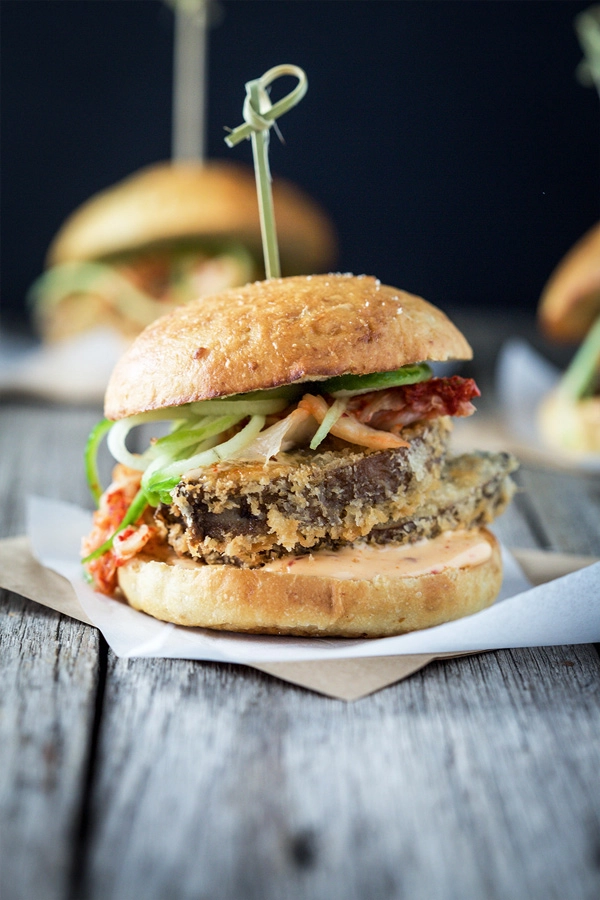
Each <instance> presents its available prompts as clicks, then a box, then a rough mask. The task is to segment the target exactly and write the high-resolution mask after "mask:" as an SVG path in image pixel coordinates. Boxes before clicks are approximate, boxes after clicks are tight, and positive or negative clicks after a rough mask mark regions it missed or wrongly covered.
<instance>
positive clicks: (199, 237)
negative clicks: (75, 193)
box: [30, 162, 335, 341]
mask: <svg viewBox="0 0 600 900" xmlns="http://www.w3.org/2000/svg"><path fill="white" fill-rule="evenodd" d="M273 196H274V205H275V214H276V217H277V227H278V234H279V243H280V252H281V265H282V271H283V272H284V273H285V274H290V275H292V274H296V273H301V272H306V271H309V272H312V271H319V270H322V269H327V268H328V267H329V266H330V265H331V264H332V262H333V261H334V256H335V238H334V234H333V230H332V227H331V225H330V223H329V220H328V218H327V217H326V215H325V214H324V212H323V211H322V210H321V209H320V208H319V207H318V205H317V204H316V203H315V202H314V201H313V200H312V199H310V198H309V197H308V196H307V195H306V194H305V193H304V192H303V191H301V190H300V189H299V188H297V187H296V186H294V185H293V184H291V183H289V182H287V181H284V180H282V179H275V180H274V183H273ZM261 259H262V252H261V233H260V222H259V214H258V202H257V196H256V183H255V178H254V172H253V170H252V169H251V168H249V167H247V166H244V165H239V164H231V163H227V162H210V163H206V164H201V163H198V162H178V163H158V164H156V165H152V166H149V167H148V168H145V169H142V170H141V171H139V172H136V173H135V174H133V175H131V176H130V177H128V178H126V179H125V180H124V181H121V182H120V183H118V184H116V185H115V186H113V187H110V188H109V189H108V190H105V191H102V192H100V193H98V194H96V195H95V196H93V197H92V198H91V199H89V200H88V201H87V202H86V203H84V204H83V205H82V206H80V207H79V208H78V209H77V210H75V212H73V213H72V215H71V216H69V218H68V219H67V220H66V222H65V223H64V224H63V226H62V227H61V229H60V230H59V232H58V234H57V235H56V237H55V238H54V240H53V242H52V244H51V246H50V248H49V250H48V254H47V260H46V271H45V273H44V274H43V275H42V276H41V277H40V278H39V279H38V280H37V281H36V282H35V284H34V285H33V287H32V289H31V291H30V302H31V305H32V310H33V315H34V319H35V322H36V325H37V328H38V330H39V332H40V334H41V336H42V337H43V338H44V339H45V340H47V341H58V340H61V339H64V338H69V337H72V336H73V335H76V334H80V333H82V332H85V331H88V330H90V329H93V328H95V327H98V326H107V327H109V328H110V329H112V330H114V331H116V332H117V333H118V334H119V335H122V336H123V337H124V338H125V339H126V340H127V341H128V340H130V339H131V338H133V337H135V335H136V334H138V333H139V332H140V331H141V330H142V329H143V328H144V327H145V326H146V325H148V324H149V323H150V322H152V321H153V320H154V319H155V318H157V317H158V316H160V315H163V314H164V313H165V312H167V311H168V310H170V309H172V308H173V307H175V306H177V305H179V304H182V303H187V302H189V301H190V300H192V299H196V298H197V297H199V296H202V295H204V294H212V293H216V292H218V291H221V290H224V289H226V288H229V287H234V286H236V285H239V284H245V283H246V282H247V281H249V280H253V279H255V278H258V277H262V275H263V274H264V273H263V272H262V263H261V262H260V260H261Z"/></svg>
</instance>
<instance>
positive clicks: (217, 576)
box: [119, 530, 502, 637]
mask: <svg viewBox="0 0 600 900" xmlns="http://www.w3.org/2000/svg"><path fill="white" fill-rule="evenodd" d="M480 533H481V535H482V536H483V537H484V538H485V540H487V541H488V542H489V544H490V546H491V548H492V553H491V556H490V558H489V560H488V561H487V562H484V563H481V564H480V565H476V566H469V567H465V568H458V569H444V570H443V571H442V572H440V573H438V574H427V575H421V576H418V577H410V578H401V577H397V576H396V577H389V576H383V575H376V576H375V577H373V578H370V579H362V580H341V579H336V578H332V577H317V576H311V575H293V574H289V573H278V572H264V571H262V570H260V569H240V568H236V567H234V566H210V565H206V564H203V563H192V562H190V563H187V564H186V563H182V562H180V561H177V560H176V559H175V560H169V561H166V562H159V561H158V560H155V559H152V558H151V557H147V556H136V557H135V558H134V559H132V560H131V561H130V562H128V563H126V564H125V565H124V566H123V567H122V568H121V569H119V584H120V586H121V589H122V590H123V592H124V593H125V595H126V596H127V599H128V601H129V603H130V604H131V606H133V607H135V609H140V610H142V611H143V612H146V613H149V614H150V615H152V616H155V617H156V618H158V619H163V620H164V621H167V622H174V623H175V624H178V625H191V626H199V627H204V628H213V629H219V630H225V631H241V632H252V633H263V634H289V635H317V636H320V635H322V636H325V635H330V636H337V637H385V636H387V635H392V634H402V633H404V632H407V631H414V630H416V629H419V628H429V627H431V626H433V625H439V624H440V623H442V622H447V621H450V620H452V619H458V618H460V617H461V616H466V615H470V614H471V613H474V612H478V611H479V610H481V609H483V608H485V607H486V606H489V605H490V604H491V603H492V602H493V600H494V598H495V597H496V596H497V594H498V591H499V590H500V584H501V581H502V565H501V560H500V551H499V547H498V543H497V541H496V539H495V538H494V537H493V535H492V534H490V533H489V532H487V531H485V530H482V531H481V532H480Z"/></svg>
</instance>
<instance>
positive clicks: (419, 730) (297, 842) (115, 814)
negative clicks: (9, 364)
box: [0, 335, 600, 900]
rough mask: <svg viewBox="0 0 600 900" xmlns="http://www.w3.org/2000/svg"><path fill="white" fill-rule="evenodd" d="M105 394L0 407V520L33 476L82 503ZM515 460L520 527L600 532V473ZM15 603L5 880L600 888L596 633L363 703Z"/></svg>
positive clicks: (523, 535)
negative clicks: (85, 466) (115, 636)
mask: <svg viewBox="0 0 600 900" xmlns="http://www.w3.org/2000/svg"><path fill="white" fill-rule="evenodd" d="M496 338H497V335H496ZM483 375H484V378H485V373H483ZM98 414H99V413H98V410H96V409H82V408H76V409H73V408H66V407H61V406H51V405H47V404H42V403H36V402H16V401H15V402H9V401H5V402H4V403H3V404H2V405H1V406H0V416H1V425H0V484H1V485H2V489H3V497H4V502H3V504H2V512H1V528H2V532H1V534H2V536H9V535H17V534H20V533H22V532H23V531H24V510H23V498H24V495H25V494H26V493H38V494H42V495H46V496H51V497H58V498H62V499H65V500H69V501H73V502H76V503H79V504H84V505H87V504H88V497H87V490H86V487H85V484H84V478H83V473H82V466H81V452H82V447H83V444H84V441H85V438H86V435H87V433H88V430H89V428H90V427H91V425H92V424H93V423H94V421H95V420H96V419H97V418H98ZM518 478H519V482H520V484H521V486H522V488H523V492H522V493H520V494H519V495H518V497H517V498H516V501H515V503H514V504H513V506H512V508H511V510H510V511H509V512H508V513H507V514H506V515H505V516H504V517H503V519H502V520H500V522H499V523H498V532H499V533H500V536H501V537H502V538H503V539H504V540H505V542H506V543H507V544H508V545H512V546H517V547H541V548H547V549H556V550H562V551H570V552H573V553H577V554H595V555H598V554H600V528H599V523H600V485H599V482H598V479H593V478H590V477H583V476H579V475H576V474H570V473H559V472H556V471H550V470H544V469H541V468H534V467H531V466H524V467H523V468H522V470H521V472H520V473H519V476H518ZM0 617H1V618H0V622H1V624H0V667H1V670H2V675H1V681H0V684H1V685H2V687H1V689H0V747H1V750H0V752H1V760H0V808H1V824H0V828H1V832H0V897H1V898H2V900H33V898H40V900H41V898H43V900H55V898H56V900H58V898H60V900H75V898H94V900H95V898H97V900H106V898H111V900H132V898H143V900H154V898H156V900H165V898H177V900H184V898H186V900H187V898H190V900H192V898H193V900H200V898H203V900H204V898H206V900H209V898H210V900H217V898H227V900H229V898H231V900H238V898H239V900H245V898H256V900H282V898H286V900H288V898H310V900H320V898H323V900H329V898H340V900H355V898H361V900H362V898H364V900H376V898H403V897H410V898H414V900H416V898H444V900H450V898H456V900H465V898H476V900H480V898H506V900H515V898H527V900H532V898H540V900H550V898H557V900H566V898H573V900H583V898H590V900H592V898H594V900H595V898H597V897H599V896H600V708H599V706H600V704H599V700H600V678H599V676H600V662H599V658H598V652H597V649H595V648H594V647H593V646H577V647H553V648H547V649H537V650H528V649H525V650H506V651H501V652H493V653H485V654H481V655H476V656H471V657H468V658H462V659H456V660H452V661H445V662H439V663H433V664H431V665H429V666H428V667H427V668H425V669H423V670H422V671H420V672H419V673H418V674H415V675H413V676H412V677H410V678H409V679H407V680H405V681H403V682H400V683H398V684H395V685H393V686H391V687H388V688H386V689H384V690H382V691H380V692H378V693H376V694H373V695H372V696H369V697H367V698H365V699H363V700H360V701H357V702H355V703H352V704H348V703H344V702H342V701H339V700H332V699H327V698H325V697H323V696H320V695H318V694H316V693H312V692H309V691H307V690H305V689H302V688H297V687H293V686H290V685H289V684H286V683H284V682H281V681H278V680H276V679H274V678H271V677H269V676H267V675H265V674H263V673H261V672H258V671H256V670H254V669H250V668H247V667H244V666H233V665H223V664H217V663H194V662H188V661H179V660H152V659H134V660H126V659H117V658H115V657H114V656H113V654H112V653H111V652H110V651H108V650H107V647H106V645H105V643H104V641H103V639H102V638H101V637H100V636H99V634H98V633H97V631H96V630H95V629H94V628H91V627H88V626H85V625H83V624H80V623H78V622H76V621H74V620H72V619H67V618H65V617H63V616H61V615H59V614H58V613H54V612H52V611H51V610H48V609H45V608H42V607H40V606H37V605H36V604H34V603H32V602H31V601H27V600H24V599H23V598H21V597H19V596H17V595H15V594H10V593H7V592H5V591H3V592H2V593H1V599H0Z"/></svg>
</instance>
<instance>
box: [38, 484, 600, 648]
mask: <svg viewBox="0 0 600 900" xmlns="http://www.w3.org/2000/svg"><path fill="white" fill-rule="evenodd" d="M90 525H91V514H90V513H89V512H87V511H85V510H82V509H79V508H78V507H75V506H72V505H70V504H66V503H62V502H59V501H55V500H49V499H45V498H39V497H34V498H30V499H29V501H28V534H29V539H30V541H31V546H32V548H33V552H34V553H35V555H36V556H37V558H38V559H39V561H40V562H41V563H43V564H44V565H45V566H47V567H48V568H50V569H53V570H54V571H57V572H59V573H60V574H61V575H63V576H65V577H66V578H68V579H69V581H70V582H71V583H72V585H73V588H74V589H75V592H76V594H77V597H78V599H79V602H80V603H81V606H82V608H83V610H84V611H85V613H86V615H87V616H88V617H89V619H90V620H91V621H92V622H93V623H94V625H96V626H97V627H98V628H99V629H100V631H101V632H102V634H103V635H104V637H105V639H106V641H107V642H108V644H109V645H110V647H111V648H112V650H113V651H114V652H115V653H116V654H117V655H118V656H125V657H133V656H146V657H171V658H178V659H199V660H200V659H203V660H217V661H222V662H234V663H249V664H252V663H267V662H292V661H302V660H326V659H342V658H359V657H377V656H397V655H403V654H437V653H452V652H461V651H464V652H468V651H472V650H491V649H499V648H506V647H534V646H549V645H553V644H554V645H559V644H578V643H590V642H594V641H597V640H600V563H597V564H595V565H593V566H589V567H587V568H585V569H581V570H580V571H578V572H575V573H573V574H571V575H567V576H565V577H564V578H559V579H557V580H556V581H553V582H550V583H549V584H545V585H540V586H539V587H535V588H530V587H529V583H528V582H527V580H526V579H525V577H524V575H523V574H522V572H521V570H520V569H519V567H518V565H517V563H516V562H515V560H514V559H513V557H512V556H511V555H510V554H509V553H508V552H507V551H506V550H504V551H503V552H504V564H505V578H504V584H503V587H502V591H501V594H500V596H499V598H498V600H497V601H496V603H495V604H494V605H493V606H492V607H490V608H489V609H487V610H484V611H483V612H480V613H477V614H475V615H473V616H469V617H467V618H464V619H460V620H459V621H457V622H449V623H447V624H445V625H440V626H437V627H436V628H429V629H426V630H424V631H418V632H413V633H412V634H406V635H401V636H398V637H391V638H383V639H380V640H344V639H335V638H289V637H271V636H254V635H240V634H231V633H219V632H211V631H209V630H206V629H201V628H183V627H179V626H175V625H170V624H165V623H163V622H159V621H157V620H156V619H153V618H151V617H150V616H147V615H145V614H144V613H140V612H137V611H136V610H134V609H131V608H130V607H129V606H127V605H126V604H124V603H121V602H119V601H117V600H112V599H110V598H108V597H104V596H103V595H101V594H97V593H95V592H94V591H93V590H92V589H91V588H90V586H89V585H88V584H86V583H85V581H84V580H83V578H82V577H81V567H80V564H79V547H80V544H81V536H82V535H84V534H86V533H87V532H88V531H89V530H90Z"/></svg>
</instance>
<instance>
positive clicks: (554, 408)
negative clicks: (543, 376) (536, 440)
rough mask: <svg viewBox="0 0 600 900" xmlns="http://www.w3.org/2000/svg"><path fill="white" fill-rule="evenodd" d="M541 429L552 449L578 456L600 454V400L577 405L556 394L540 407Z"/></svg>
mask: <svg viewBox="0 0 600 900" xmlns="http://www.w3.org/2000/svg"><path fill="white" fill-rule="evenodd" d="M538 425H539V429H540V432H541V435H542V437H543V439H544V441H545V442H546V443H547V444H548V445H549V446H550V447H554V448H556V449H557V450H561V451H563V452H565V451H566V452H567V453H573V454H575V455H576V456H581V455H582V454H586V453H600V397H585V398H583V399H582V400H578V401H573V400H571V399H570V398H567V397H563V396H562V395H561V394H560V392H559V391H556V390H555V391H553V392H552V393H551V394H549V395H548V396H547V397H546V398H545V400H544V401H543V402H542V404H541V405H540V408H539V410H538Z"/></svg>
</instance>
